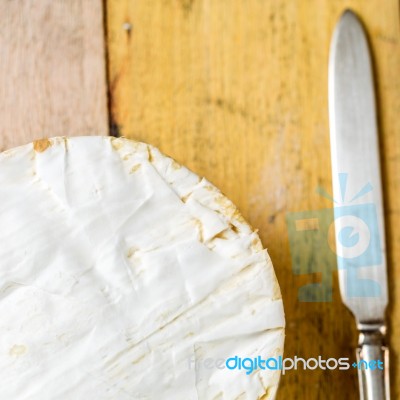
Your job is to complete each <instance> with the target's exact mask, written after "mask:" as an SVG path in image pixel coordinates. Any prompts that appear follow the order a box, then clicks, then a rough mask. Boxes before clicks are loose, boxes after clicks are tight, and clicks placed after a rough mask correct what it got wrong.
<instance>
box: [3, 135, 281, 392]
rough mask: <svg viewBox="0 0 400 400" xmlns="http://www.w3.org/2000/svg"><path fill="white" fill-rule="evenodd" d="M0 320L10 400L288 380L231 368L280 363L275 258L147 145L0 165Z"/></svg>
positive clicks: (64, 148) (76, 144)
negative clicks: (261, 362) (260, 360)
mask: <svg viewBox="0 0 400 400" xmlns="http://www.w3.org/2000/svg"><path fill="white" fill-rule="evenodd" d="M0 315H1V318H0V399H7V400H70V399H74V400H87V399H96V400H131V399H135V400H142V399H143V400H144V399H146V400H147V399H148V400H153V399H154V400H159V399H166V400H180V399H182V400H192V399H193V400H197V399H199V400H203V399H204V400H208V399H210V400H211V399H215V400H217V399H219V400H225V399H226V400H234V399H249V400H256V399H259V398H262V399H273V398H274V397H275V393H276V389H277V385H278V381H279V371H276V370H268V369H261V368H257V369H254V371H252V373H249V374H247V373H246V370H245V369H243V368H241V369H239V368H238V367H237V368H232V369H229V368H227V365H226V361H227V360H228V359H229V358H234V357H237V358H236V360H239V358H240V359H243V358H246V357H248V358H254V357H258V356H261V357H262V358H263V359H267V358H269V357H276V358H277V357H278V356H280V355H282V352H283V342H284V324H285V322H284V313H283V306H282V300H281V295H280V290H279V286H278V283H277V280H276V277H275V273H274V270H273V267H272V264H271V261H270V259H269V256H268V254H267V251H266V250H264V249H263V247H262V245H261V242H260V239H259V237H258V235H257V234H256V232H254V231H253V230H252V229H251V228H250V226H249V225H248V224H247V223H246V222H245V221H244V220H243V218H242V217H241V215H240V213H239V212H238V211H237V209H236V207H235V206H234V205H233V204H232V203H231V202H230V201H229V200H228V199H227V198H226V197H224V196H223V195H222V194H221V193H220V191H219V190H218V189H216V188H215V187H214V186H213V185H212V184H210V183H209V182H208V181H207V180H205V179H201V178H199V177H198V176H197V175H195V174H194V173H192V172H190V171H189V170H188V169H186V168H185V167H182V166H180V165H178V164H177V163H176V162H175V161H173V160H172V159H170V158H168V157H166V156H164V155H162V154H161V153H160V152H159V151H158V150H157V149H155V148H154V147H151V146H149V145H146V144H144V143H139V142H134V141H131V140H127V139H123V138H118V139H117V138H111V137H76V138H53V139H49V140H47V139H45V140H41V141H37V142H35V143H32V144H29V145H25V146H22V147H18V148H15V149H11V150H8V151H6V152H3V153H1V154H0ZM230 361H231V364H230V365H231V366H232V365H234V359H231V360H230ZM248 363H250V361H248ZM239 364H240V363H239Z"/></svg>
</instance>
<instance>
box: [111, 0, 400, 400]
mask: <svg viewBox="0 0 400 400" xmlns="http://www.w3.org/2000/svg"><path fill="white" fill-rule="evenodd" d="M349 6H350V7H352V8H353V9H354V10H355V11H356V12H358V14H359V15H360V16H361V18H362V20H363V21H364V23H365V25H366V26H367V28H368V31H369V34H370V38H371V44H372V50H373V54H374V58H375V64H376V75H377V87H378V97H379V115H380V128H381V135H382V138H381V147H382V154H384V161H383V175H384V181H385V195H386V217H387V221H388V229H387V230H388V237H389V261H390V262H389V268H390V271H389V273H390V277H391V282H390V290H391V304H392V305H391V307H390V311H389V318H390V327H391V336H390V341H391V345H392V350H393V353H395V352H396V353H400V284H399V283H398V282H399V279H400V230H399V229H398V226H399V225H400V201H399V197H400V124H399V123H398V118H399V115H400V74H399V71H400V42H399V40H400V37H399V31H400V29H399V8H398V2H397V1H395V0H390V1H389V0H385V1H381V0H369V1H365V0H354V1H345V0H336V1H331V0H307V1H303V0H293V1H286V0H273V1H260V0H218V1H214V0H165V1H158V0H152V1H149V0H136V1H130V0H109V1H108V2H107V36H108V47H109V78H110V89H111V109H112V117H113V123H114V128H115V130H114V132H116V131H119V133H120V134H122V135H125V136H127V137H130V138H134V139H137V140H142V141H146V142H149V143H152V144H154V145H156V146H158V147H159V148H160V149H161V150H162V151H163V152H165V153H167V154H169V155H171V156H173V157H174V158H175V159H177V160H178V161H179V162H181V163H183V164H185V165H187V166H189V167H190V168H191V169H192V170H193V171H195V172H196V173H198V174H200V175H204V176H206V177H207V178H208V179H209V180H210V181H212V182H213V183H214V184H216V185H217V186H218V187H220V188H221V189H222V191H223V192H224V193H225V194H226V195H227V196H228V197H230V198H231V199H232V200H233V201H234V202H235V203H236V204H237V205H238V206H239V208H240V210H241V211H242V213H243V214H244V216H245V217H246V218H247V219H248V220H249V221H250V223H251V224H252V225H253V226H254V227H256V228H258V229H259V232H260V235H261V238H262V240H263V242H264V243H265V244H266V245H267V247H268V249H269V252H270V255H271V257H272V260H273V262H274V265H275V270H276V273H277V275H278V279H279V282H280V284H281V288H282V293H283V297H284V304H285V309H286V317H287V339H286V349H285V355H286V356H293V355H294V354H297V355H299V356H303V357H317V356H318V355H322V356H323V357H326V358H328V357H350V358H352V359H354V355H353V347H354V346H356V333H355V329H354V325H353V320H352V318H351V316H350V315H349V313H348V312H347V311H346V310H345V309H344V307H343V306H342V304H341V302H340V299H339V294H338V287H337V284H336V276H334V278H335V279H334V283H333V301H332V302H330V303H329V302H328V303H322V302H315V303H306V302H299V301H298V299H297V292H298V289H299V288H300V287H302V286H303V285H305V284H307V283H310V282H313V281H318V279H320V278H321V276H320V275H321V274H306V275H304V276H297V275H295V274H294V273H293V271H292V262H291V257H290V251H289V240H288V229H287V225H286V222H285V219H286V216H287V213H288V212H294V211H305V210H318V209H323V208H329V207H331V203H330V201H328V200H326V199H325V198H323V197H321V196H319V195H318V194H316V192H315V190H316V188H317V187H318V186H320V187H324V188H325V189H326V190H327V191H328V192H331V189H330V188H331V178H330V155H329V131H328V111H327V110H328V107H327V66H328V50H329V43H330V38H331V34H332V30H333V27H334V24H335V22H336V21H337V18H338V17H339V15H340V14H341V12H342V11H343V10H344V9H345V8H347V7H349ZM398 364H399V358H398V357H395V355H394V354H392V371H391V375H392V376H391V379H392V391H393V392H394V393H393V398H397V397H399V395H400V392H399V391H398V388H400V369H399V367H398ZM281 383H282V385H281V389H280V392H279V396H278V397H279V399H307V400H311V399H357V398H358V397H357V396H358V394H357V384H356V375H355V372H354V370H352V371H350V372H348V371H346V372H343V371H336V372H334V371H321V370H315V371H308V372H304V371H297V372H294V371H291V372H288V373H287V374H286V376H284V377H283V378H282V381H281Z"/></svg>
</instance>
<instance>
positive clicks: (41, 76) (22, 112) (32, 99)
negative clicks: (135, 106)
mask: <svg viewBox="0 0 400 400" xmlns="http://www.w3.org/2000/svg"><path fill="white" fill-rule="evenodd" d="M0 49H1V53H0V54H1V57H0V150H4V149H6V148H10V147H13V146H16V145H20V144H24V143H27V142H29V141H31V140H33V139H37V138H40V137H45V136H58V135H91V134H103V135H104V134H107V132H108V122H107V119H108V115H107V97H106V75H105V72H106V69H105V54H104V53H105V52H104V30H103V7H102V1H101V0H93V1H90V2H88V1H85V0H40V1H34V0H4V1H1V2H0Z"/></svg>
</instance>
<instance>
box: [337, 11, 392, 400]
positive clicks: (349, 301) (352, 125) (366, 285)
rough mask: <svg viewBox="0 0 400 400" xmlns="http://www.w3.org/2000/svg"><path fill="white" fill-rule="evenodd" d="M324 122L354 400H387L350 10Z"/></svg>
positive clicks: (365, 61)
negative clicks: (353, 341)
mask: <svg viewBox="0 0 400 400" xmlns="http://www.w3.org/2000/svg"><path fill="white" fill-rule="evenodd" d="M329 122H330V140H331V158H332V181H333V197H334V200H335V205H334V232H335V243H336V255H337V263H338V275H339V286H340V292H341V297H342V301H343V303H344V304H345V305H346V306H347V307H348V308H349V309H350V311H351V312H352V313H353V315H354V317H355V319H356V323H357V328H358V330H359V343H358V348H357V351H356V353H357V360H358V361H357V362H358V365H357V368H358V377H359V387H360V398H361V399H363V400H388V399H389V398H390V391H389V364H388V363H389V350H388V347H387V346H386V341H385V335H386V324H385V310H386V307H387V304H388V288H387V273H386V247H385V228H384V213H383V201H382V184H381V172H380V160H379V143H378V129H377V118H376V106H375V93H374V82H373V74H372V64H371V57H370V52H369V48H368V42H367V38H366V35H365V32H364V29H363V27H362V25H361V23H360V21H359V19H358V18H357V16H356V15H355V14H354V13H353V12H352V11H349V10H347V11H345V12H344V13H343V15H342V16H341V18H340V20H339V22H338V24H337V26H336V28H335V32H334V34H333V38H332V42H331V49H330V60H329ZM360 367H361V369H360Z"/></svg>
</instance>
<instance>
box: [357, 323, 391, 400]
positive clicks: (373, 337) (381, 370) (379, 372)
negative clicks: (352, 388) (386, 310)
mask: <svg viewBox="0 0 400 400" xmlns="http://www.w3.org/2000/svg"><path fill="white" fill-rule="evenodd" d="M384 339H385V335H384V333H383V332H382V330H380V329H378V330H374V331H362V332H361V333H360V336H359V343H358V344H359V347H358V348H357V362H358V380H359V386H360V399H361V400H390V385H389V349H388V347H386V346H385V345H384Z"/></svg>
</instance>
